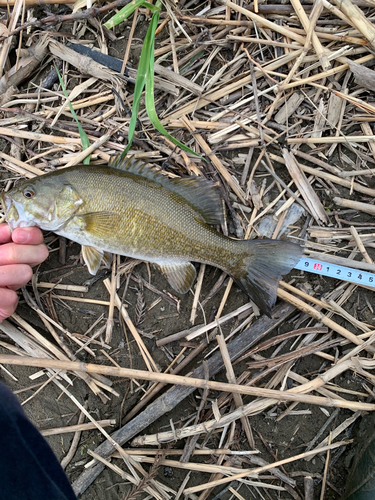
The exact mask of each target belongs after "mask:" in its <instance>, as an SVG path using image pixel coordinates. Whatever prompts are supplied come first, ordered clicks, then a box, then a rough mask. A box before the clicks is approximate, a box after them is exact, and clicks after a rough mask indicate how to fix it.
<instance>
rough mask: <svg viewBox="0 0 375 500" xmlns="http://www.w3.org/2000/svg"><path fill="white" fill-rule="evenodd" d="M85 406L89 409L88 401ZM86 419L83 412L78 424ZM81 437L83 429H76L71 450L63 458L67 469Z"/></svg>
mask: <svg viewBox="0 0 375 500" xmlns="http://www.w3.org/2000/svg"><path fill="white" fill-rule="evenodd" d="M85 408H86V409H87V401H86V403H85ZM84 421H85V414H84V413H83V412H81V413H80V414H79V418H78V426H80V425H82V424H83V422H84ZM80 438H81V430H76V431H75V433H74V437H73V440H72V442H71V445H70V448H69V451H68V453H67V454H66V455H65V457H64V458H63V459H62V460H61V467H62V468H63V469H66V467H67V466H68V465H69V463H70V461H71V460H72V458H73V457H74V455H75V452H76V451H77V448H78V443H79V440H80Z"/></svg>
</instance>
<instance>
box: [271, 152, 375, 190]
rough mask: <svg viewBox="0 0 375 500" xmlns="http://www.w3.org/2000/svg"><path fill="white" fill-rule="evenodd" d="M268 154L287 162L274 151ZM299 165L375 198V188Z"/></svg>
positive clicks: (314, 173) (335, 182)
mask: <svg viewBox="0 0 375 500" xmlns="http://www.w3.org/2000/svg"><path fill="white" fill-rule="evenodd" d="M268 154H269V157H270V158H271V159H272V160H275V161H278V162H279V163H282V164H285V161H284V158H282V157H281V156H277V155H275V154H273V153H268ZM299 166H300V168H301V170H303V171H304V172H306V173H308V174H312V175H315V176H316V177H320V178H321V179H327V180H329V181H331V182H333V183H334V184H339V185H340V186H344V187H347V188H349V189H350V188H352V189H353V190H354V191H358V192H359V193H363V194H366V195H368V196H371V197H372V198H375V189H371V188H368V187H366V186H362V184H358V182H350V181H347V180H345V179H341V178H340V177H337V176H335V175H332V174H328V173H327V172H322V171H321V170H317V169H316V168H312V167H308V166H307V165H302V164H301V163H300V164H299Z"/></svg>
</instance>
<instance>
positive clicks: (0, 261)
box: [0, 243, 48, 266]
mask: <svg viewBox="0 0 375 500" xmlns="http://www.w3.org/2000/svg"><path fill="white" fill-rule="evenodd" d="M47 257H48V249H47V247H46V246H45V245H16V244H15V243H6V244H5V245H1V246H0V266H7V265H9V264H29V266H36V265H37V264H40V263H41V262H43V261H44V260H46V258H47Z"/></svg>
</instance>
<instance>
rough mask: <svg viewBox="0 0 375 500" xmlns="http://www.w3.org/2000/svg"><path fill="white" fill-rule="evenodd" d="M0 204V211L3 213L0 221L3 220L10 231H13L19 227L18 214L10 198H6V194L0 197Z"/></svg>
mask: <svg viewBox="0 0 375 500" xmlns="http://www.w3.org/2000/svg"><path fill="white" fill-rule="evenodd" d="M0 202H1V205H2V211H3V213H4V215H3V217H2V220H5V222H7V223H8V225H9V227H10V230H11V231H13V229H16V228H17V227H20V223H21V221H20V220H19V219H20V217H19V214H18V210H17V208H16V207H15V206H14V204H13V202H12V200H11V198H10V196H8V195H7V194H6V193H3V194H2V195H1V196H0Z"/></svg>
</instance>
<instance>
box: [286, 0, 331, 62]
mask: <svg viewBox="0 0 375 500" xmlns="http://www.w3.org/2000/svg"><path fill="white" fill-rule="evenodd" d="M291 4H292V5H293V7H294V10H295V11H296V14H297V15H298V17H299V19H300V21H301V24H302V26H303V28H304V30H305V31H306V35H307V36H306V39H307V40H308V39H309V38H310V37H311V41H312V45H313V47H314V50H315V53H316V55H317V57H318V59H319V61H320V64H321V66H322V68H323V70H324V71H326V70H327V69H329V68H330V67H331V64H330V63H329V61H328V58H327V52H329V51H328V49H326V48H324V47H323V46H322V44H321V42H320V40H319V38H318V36H317V35H316V33H315V32H314V27H315V24H316V21H317V20H318V17H319V15H320V13H321V11H322V9H323V5H322V3H321V2H315V3H314V7H313V10H312V12H311V18H310V19H309V18H308V17H307V15H306V12H305V10H304V9H303V8H302V5H301V3H300V1H299V0H291ZM306 45H307V44H305V46H306Z"/></svg>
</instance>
